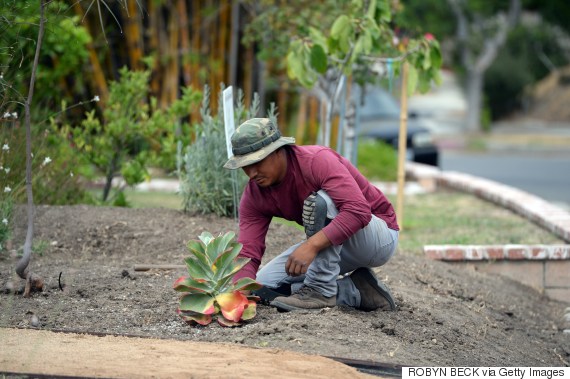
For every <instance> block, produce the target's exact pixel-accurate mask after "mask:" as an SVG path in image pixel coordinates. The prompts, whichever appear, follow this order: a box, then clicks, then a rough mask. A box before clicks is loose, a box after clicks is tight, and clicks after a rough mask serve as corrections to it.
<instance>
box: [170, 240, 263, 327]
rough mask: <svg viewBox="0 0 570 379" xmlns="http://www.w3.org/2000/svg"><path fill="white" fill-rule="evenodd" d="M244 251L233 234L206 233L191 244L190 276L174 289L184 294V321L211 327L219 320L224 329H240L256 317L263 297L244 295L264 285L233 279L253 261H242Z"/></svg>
mask: <svg viewBox="0 0 570 379" xmlns="http://www.w3.org/2000/svg"><path fill="white" fill-rule="evenodd" d="M241 248H242V245H241V244H240V243H238V242H237V241H235V234H234V233H233V232H228V233H226V234H224V235H219V236H218V237H214V236H213V235H212V234H211V233H209V232H203V233H202V234H201V235H200V236H199V240H192V241H190V242H189V243H188V250H189V251H190V253H191V254H192V256H190V257H188V258H186V259H185V260H184V261H185V262H186V267H187V268H188V273H189V276H182V277H180V278H179V279H178V280H176V282H174V286H173V287H174V290H176V291H178V292H182V295H181V296H180V304H179V307H178V314H179V315H180V317H181V318H182V319H183V320H184V321H186V322H187V323H189V324H191V325H195V324H200V325H208V324H209V323H211V322H212V320H213V319H214V318H216V319H217V321H218V323H219V324H220V325H222V326H238V325H241V324H242V322H243V321H245V320H250V319H251V318H253V317H254V316H255V314H256V309H257V301H259V297H257V296H248V295H245V294H244V292H245V291H251V290H255V289H258V288H261V285H260V284H259V283H257V282H256V281H255V280H254V279H251V278H240V279H238V280H237V281H235V282H234V280H233V277H234V275H235V274H236V273H237V272H238V271H239V270H240V269H241V268H242V267H243V266H244V265H245V264H247V262H249V258H238V254H239V252H240V251H241Z"/></svg>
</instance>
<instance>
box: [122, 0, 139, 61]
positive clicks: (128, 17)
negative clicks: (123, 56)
mask: <svg viewBox="0 0 570 379" xmlns="http://www.w3.org/2000/svg"><path fill="white" fill-rule="evenodd" d="M123 14H124V21H123V23H124V27H125V41H126V45H127V56H128V57H129V64H130V65H131V68H132V69H133V70H138V69H140V68H141V63H142V62H141V59H142V56H143V53H142V40H141V32H140V27H139V26H140V16H139V12H138V9H137V5H136V0H127V8H126V9H125V10H123Z"/></svg>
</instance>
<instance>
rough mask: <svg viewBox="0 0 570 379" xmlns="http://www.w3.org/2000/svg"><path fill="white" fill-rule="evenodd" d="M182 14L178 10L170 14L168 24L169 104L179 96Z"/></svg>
mask: <svg viewBox="0 0 570 379" xmlns="http://www.w3.org/2000/svg"><path fill="white" fill-rule="evenodd" d="M179 18H180V15H179V14H177V12H174V13H171V14H170V22H169V26H168V32H169V34H170V35H169V49H168V50H169V54H168V56H169V59H168V62H169V64H168V67H169V69H168V72H167V75H168V79H167V82H168V90H167V97H166V98H167V105H170V104H172V103H173V102H174V101H175V100H176V98H177V97H178V78H179V76H180V60H179V54H178V53H179V40H180V39H179V37H180V28H179V26H180V21H179Z"/></svg>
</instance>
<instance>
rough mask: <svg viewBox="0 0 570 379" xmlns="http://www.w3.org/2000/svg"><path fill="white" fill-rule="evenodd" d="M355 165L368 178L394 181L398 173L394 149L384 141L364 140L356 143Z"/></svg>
mask: <svg viewBox="0 0 570 379" xmlns="http://www.w3.org/2000/svg"><path fill="white" fill-rule="evenodd" d="M357 165H358V169H359V170H360V172H361V173H362V175H364V176H366V177H367V178H368V179H369V180H382V181H394V180H396V177H397V173H398V156H397V153H396V149H394V148H393V147H392V146H391V145H389V144H387V143H386V142H384V141H374V140H364V141H362V142H361V143H359V144H358V159H357Z"/></svg>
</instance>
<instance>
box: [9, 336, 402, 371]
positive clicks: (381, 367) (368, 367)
mask: <svg viewBox="0 0 570 379" xmlns="http://www.w3.org/2000/svg"><path fill="white" fill-rule="evenodd" d="M17 329H28V330H46V331H49V332H54V333H73V334H87V335H91V336H96V337H107V336H113V337H127V338H147V339H160V340H169V339H173V338H169V337H159V336H158V337H157V336H152V337H151V336H147V335H142V334H125V333H103V332H89V331H84V330H76V329H38V328H27V327H18V328H17ZM174 339H175V340H177V341H185V340H181V339H177V338H174ZM249 347H250V348H253V349H261V348H259V347H255V346H249ZM322 357H323V358H328V359H332V360H334V361H337V362H339V363H342V364H345V365H347V366H350V367H353V368H355V369H356V370H358V371H360V372H363V373H366V374H370V375H375V376H381V377H396V378H401V377H402V367H404V366H403V365H398V364H393V363H386V362H376V361H369V360H361V359H351V358H343V357H334V356H330V355H322ZM0 375H14V376H6V377H7V378H12V377H13V378H26V379H28V378H38V379H45V378H49V379H52V378H53V379H72V378H81V379H90V378H91V377H88V376H81V377H79V376H58V375H41V374H21V373H18V374H16V373H7V372H2V371H0ZM99 379H100V378H99Z"/></svg>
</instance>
